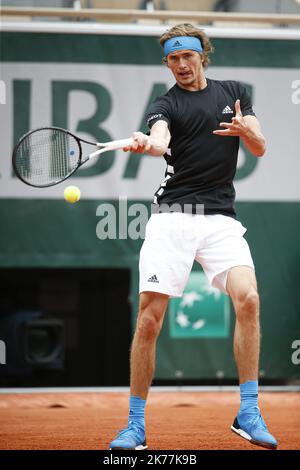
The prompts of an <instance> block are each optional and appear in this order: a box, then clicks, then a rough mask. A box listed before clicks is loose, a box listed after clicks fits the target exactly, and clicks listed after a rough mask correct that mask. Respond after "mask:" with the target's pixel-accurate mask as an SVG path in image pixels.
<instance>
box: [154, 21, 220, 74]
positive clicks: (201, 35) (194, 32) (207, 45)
mask: <svg viewBox="0 0 300 470" xmlns="http://www.w3.org/2000/svg"><path fill="white" fill-rule="evenodd" d="M176 36H193V37H196V38H198V39H200V42H201V46H202V48H203V51H202V52H201V54H202V56H203V67H207V66H208V64H210V58H209V55H210V54H212V53H213V52H214V48H213V46H212V44H211V42H210V39H209V38H208V36H207V35H206V34H205V32H204V31H203V30H202V29H198V28H196V27H195V26H193V25H192V24H190V23H182V24H177V25H176V26H173V28H171V29H169V30H167V31H166V32H165V33H164V34H163V35H162V36H161V37H160V40H159V43H160V45H161V46H162V47H163V46H164V43H165V42H166V41H167V40H168V39H171V38H174V37H176ZM166 61H167V59H166V57H164V58H163V62H166Z"/></svg>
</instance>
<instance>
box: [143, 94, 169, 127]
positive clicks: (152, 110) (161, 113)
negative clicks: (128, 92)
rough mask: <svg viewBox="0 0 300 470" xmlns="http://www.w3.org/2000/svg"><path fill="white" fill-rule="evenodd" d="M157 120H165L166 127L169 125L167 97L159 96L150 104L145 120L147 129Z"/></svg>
mask: <svg viewBox="0 0 300 470" xmlns="http://www.w3.org/2000/svg"><path fill="white" fill-rule="evenodd" d="M157 121H166V123H167V124H168V127H169V129H170V127H171V105H170V102H169V100H168V99H167V97H165V96H159V97H158V98H156V100H155V101H154V102H153V103H152V104H151V105H150V107H149V109H148V112H147V115H146V122H147V126H148V127H149V129H151V127H152V126H153V124H155V123H156V122H157Z"/></svg>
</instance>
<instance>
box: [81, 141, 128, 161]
mask: <svg viewBox="0 0 300 470" xmlns="http://www.w3.org/2000/svg"><path fill="white" fill-rule="evenodd" d="M133 142H134V141H133V139H132V138H131V137H130V138H129V139H121V140H112V141H111V142H105V144H101V143H100V142H98V143H97V144H96V145H98V146H99V147H102V148H101V149H100V150H96V152H93V153H91V154H90V155H89V159H90V158H93V157H96V156H97V155H100V153H103V152H108V151H109V150H117V149H122V148H123V147H127V146H129V145H132V144H133Z"/></svg>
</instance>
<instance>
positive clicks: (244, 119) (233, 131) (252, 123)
mask: <svg viewBox="0 0 300 470" xmlns="http://www.w3.org/2000/svg"><path fill="white" fill-rule="evenodd" d="M220 127H226V129H224V130H223V129H222V130H216V131H213V133H214V134H216V135H221V136H238V137H240V138H241V139H242V141H243V143H244V144H245V146H246V147H247V149H248V150H249V152H251V153H252V155H254V156H255V157H262V156H263V155H264V153H265V151H266V141H265V138H264V136H263V133H262V131H261V127H260V124H259V121H258V119H257V118H256V117H255V116H252V115H246V116H243V114H242V111H241V105H240V100H236V102H235V116H234V117H233V118H232V120H231V122H221V123H220Z"/></svg>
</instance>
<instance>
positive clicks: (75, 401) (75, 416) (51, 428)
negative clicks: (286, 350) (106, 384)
mask: <svg viewBox="0 0 300 470" xmlns="http://www.w3.org/2000/svg"><path fill="white" fill-rule="evenodd" d="M238 404H239V394H238V392H199V391H197V392H183V391H182V392H172V391H166V392H161V391H159V392H156V391H155V392H154V391H153V392H152V393H151V395H150V397H149V403H148V408H147V441H148V446H149V449H152V450H160V449H168V450H173V449H177V450H181V449H190V450H196V449H198V450H205V449H206V450H214V449H225V450H226V449H227V450H230V449H234V450H258V449H259V447H257V446H253V445H251V444H249V443H248V442H247V441H245V440H243V439H241V438H240V437H238V436H236V435H235V434H233V433H232V432H231V430H230V425H231V424H232V421H233V418H234V416H235V413H236V411H237V409H238ZM260 406H261V408H262V410H263V415H264V418H265V420H266V422H267V424H268V426H269V429H270V431H271V432H272V433H273V434H274V435H275V436H276V438H277V439H278V441H279V449H280V450H286V449H300V395H299V393H294V392H286V393H282V392H280V393H279V392H262V393H261V394H260ZM127 407H128V393H127V392H98V393H95V392H85V393H28V394H27V393H26V394H20V393H18V394H3V395H1V400H0V421H1V430H0V448H1V449H10V450H12V449H18V450H19V449H32V450H37V449H40V450H41V449H47V450H54V449H65V450H75V449H79V450H97V449H107V448H108V445H109V442H110V440H111V439H112V438H113V437H114V435H115V433H116V431H118V430H119V429H120V428H122V427H125V425H126V420H127V411H128V410H127ZM262 450H264V449H262Z"/></svg>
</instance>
